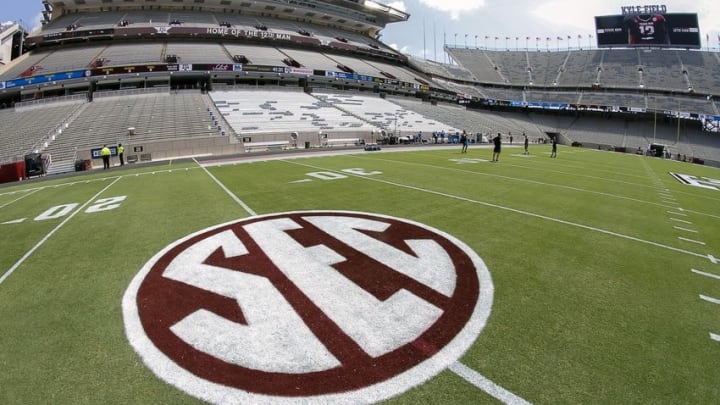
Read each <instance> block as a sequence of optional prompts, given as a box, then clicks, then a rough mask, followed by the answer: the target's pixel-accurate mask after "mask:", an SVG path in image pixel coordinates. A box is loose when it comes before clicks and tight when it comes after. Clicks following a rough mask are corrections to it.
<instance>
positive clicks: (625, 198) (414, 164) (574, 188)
mask: <svg viewBox="0 0 720 405" xmlns="http://www.w3.org/2000/svg"><path fill="white" fill-rule="evenodd" d="M351 157H356V158H359V159H367V160H378V161H381V162H385V163H399V164H407V165H413V166H423V167H429V168H433V169H444V170H449V171H454V172H461V173H468V174H475V175H479V176H485V177H494V178H500V179H505V180H513V181H517V182H522V183H530V184H536V185H540V186H546V187H557V188H562V189H566V190H571V191H578V192H582V193H588V194H596V195H601V196H605V197H612V198H618V199H621V200H627V201H633V202H637V203H642V204H647V205H654V206H657V207H664V208H675V207H670V206H668V205H664V204H660V203H656V202H653V201H647V200H640V199H637V198H632V197H626V196H622V195H617V194H610V193H604V192H601V191H594V190H588V189H584V188H578V187H573V186H566V185H563V184H555V183H545V182H542V181H538V180H530V179H522V178H518V177H510V176H503V175H501V174H493V173H484V172H476V171H472V170H465V169H458V168H455V167H446V166H435V165H430V164H426V163H416V162H403V161H397V160H388V159H376V158H368V157H364V156H351ZM506 166H509V165H506ZM697 214H699V215H709V216H713V215H710V214H703V213H701V212H699V213H697ZM717 219H720V216H718V217H717Z"/></svg>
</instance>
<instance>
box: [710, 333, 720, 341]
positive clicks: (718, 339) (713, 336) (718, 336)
mask: <svg viewBox="0 0 720 405" xmlns="http://www.w3.org/2000/svg"><path fill="white" fill-rule="evenodd" d="M710 339H712V340H714V341H716V342H720V335H716V334H714V333H711V334H710Z"/></svg>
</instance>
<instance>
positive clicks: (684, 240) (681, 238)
mask: <svg viewBox="0 0 720 405" xmlns="http://www.w3.org/2000/svg"><path fill="white" fill-rule="evenodd" d="M678 239H680V240H681V241H683V242H689V243H695V244H697V245H703V246H705V242H701V241H699V240H694V239H688V238H683V237H682V236H678Z"/></svg>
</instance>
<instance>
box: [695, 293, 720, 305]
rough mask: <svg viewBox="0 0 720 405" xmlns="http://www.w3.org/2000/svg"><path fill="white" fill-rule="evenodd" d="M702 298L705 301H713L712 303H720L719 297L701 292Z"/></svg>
mask: <svg viewBox="0 0 720 405" xmlns="http://www.w3.org/2000/svg"><path fill="white" fill-rule="evenodd" d="M700 299H701V300H703V301H707V302H709V303H712V304H718V305H720V300H719V299H717V298H713V297H708V296H707V295H702V294H700Z"/></svg>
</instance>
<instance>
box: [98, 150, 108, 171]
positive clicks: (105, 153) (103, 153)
mask: <svg viewBox="0 0 720 405" xmlns="http://www.w3.org/2000/svg"><path fill="white" fill-rule="evenodd" d="M100 156H101V157H102V160H103V170H105V169H109V168H110V148H108V146H107V145H103V148H102V149H100Z"/></svg>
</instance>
